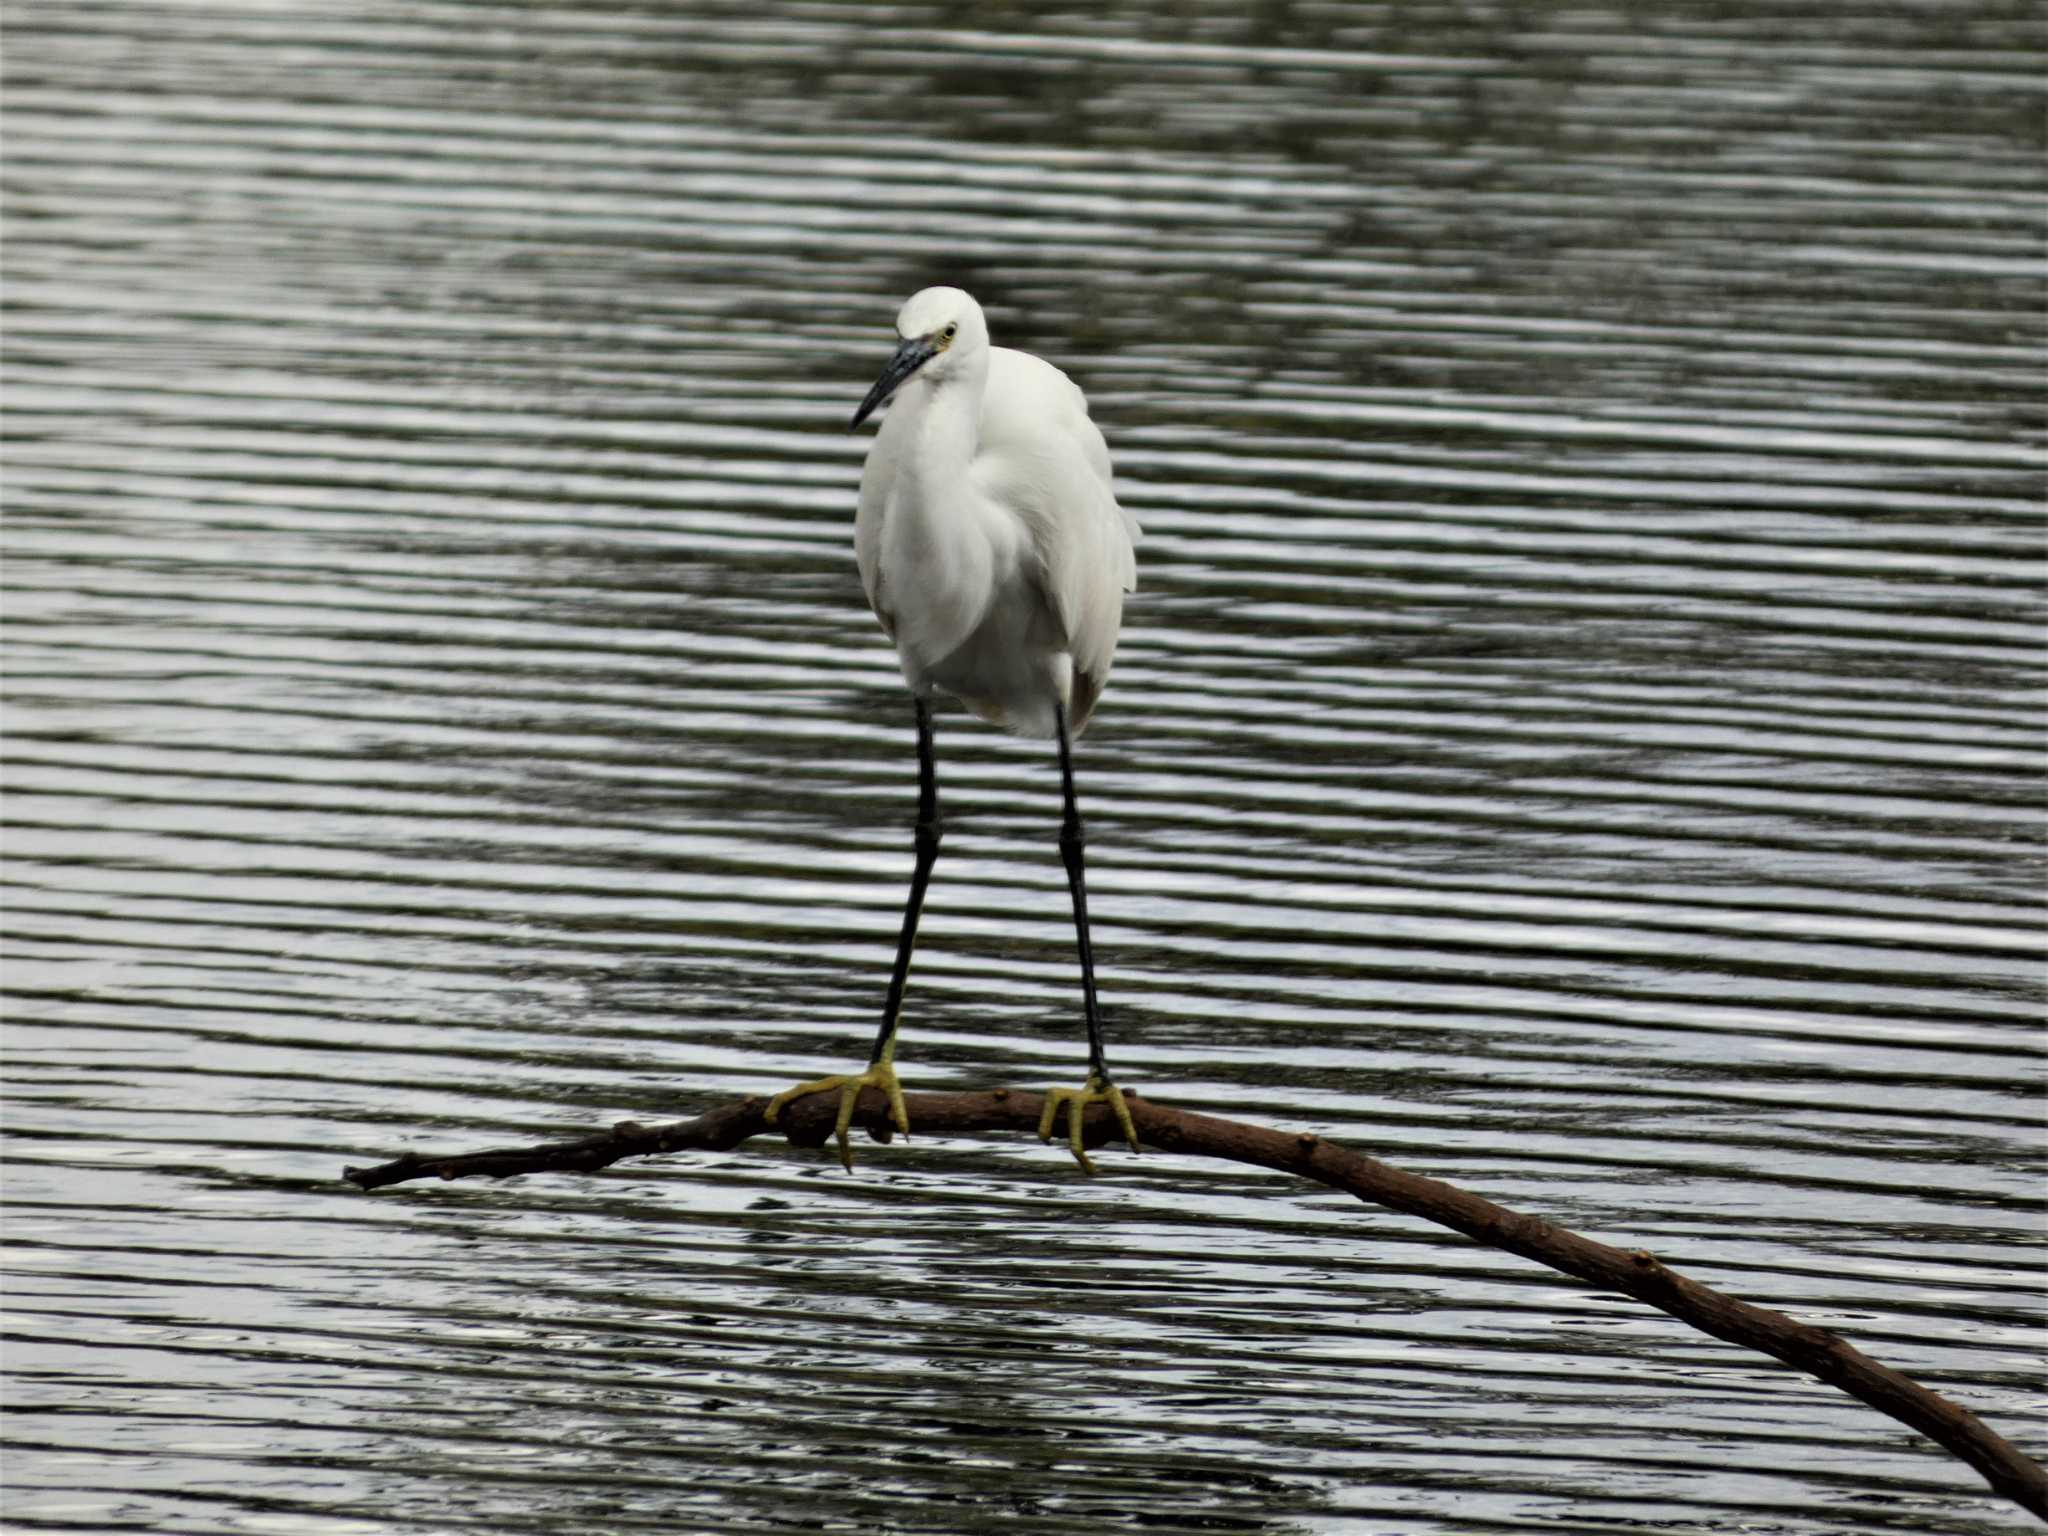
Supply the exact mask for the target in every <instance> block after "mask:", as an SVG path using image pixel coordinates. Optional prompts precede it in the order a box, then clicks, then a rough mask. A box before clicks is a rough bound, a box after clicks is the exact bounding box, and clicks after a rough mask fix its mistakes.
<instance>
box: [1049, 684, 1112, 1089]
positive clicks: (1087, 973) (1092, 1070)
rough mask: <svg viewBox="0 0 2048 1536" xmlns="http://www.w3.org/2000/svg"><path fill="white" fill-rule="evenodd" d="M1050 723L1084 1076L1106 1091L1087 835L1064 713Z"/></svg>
mask: <svg viewBox="0 0 2048 1536" xmlns="http://www.w3.org/2000/svg"><path fill="white" fill-rule="evenodd" d="M1053 723H1054V724H1055V725H1056V726H1057V727H1058V728H1059V738H1060V790H1061V793H1062V794H1063V795H1064V796H1065V797H1066V815H1065V816H1064V817H1063V818H1062V820H1061V821H1060V861H1061V862H1062V863H1063V864H1065V865H1066V866H1067V889H1068V890H1069V891H1070V892H1072V893H1073V897H1074V940H1075V943H1076V944H1077V945H1078V946H1079V948H1080V951H1081V1001H1082V1006H1083V1009H1084V1011H1085V1012H1086V1014H1087V1018H1088V1075H1089V1076H1090V1077H1091V1078H1099V1079H1100V1080H1101V1081H1102V1083H1103V1085H1104V1086H1105V1087H1106V1086H1108V1083H1109V1068H1108V1066H1107V1065H1106V1064H1105V1063H1104V1062H1103V1059H1102V1010H1101V1009H1100V1008H1099V1007H1098V1006H1097V1005H1096V1002H1095V951H1094V949H1093V947H1092V946H1091V945H1090V944H1089V942H1088V876H1087V872H1086V866H1085V864H1084V862H1083V857H1082V854H1083V850H1084V849H1085V847H1086V846H1087V832H1086V829H1085V828H1084V827H1083V826H1082V824H1081V812H1080V808H1079V807H1078V806H1076V805H1075V804H1074V754H1073V750H1072V748H1070V747H1069V746H1068V744H1067V712H1066V710H1065V709H1064V708H1063V707H1061V706H1060V705H1058V704H1055V705H1054V706H1053Z"/></svg>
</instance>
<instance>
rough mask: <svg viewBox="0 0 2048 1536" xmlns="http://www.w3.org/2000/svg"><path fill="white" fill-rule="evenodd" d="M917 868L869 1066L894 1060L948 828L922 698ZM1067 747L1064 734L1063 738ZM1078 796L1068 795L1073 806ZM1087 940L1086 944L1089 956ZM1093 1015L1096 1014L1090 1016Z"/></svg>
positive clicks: (929, 711)
mask: <svg viewBox="0 0 2048 1536" xmlns="http://www.w3.org/2000/svg"><path fill="white" fill-rule="evenodd" d="M916 703H917V834H916V843H917V867H916V869H914V870H913V871H912V872H911V876H910V900H909V902H908V903H907V904H906V905H905V906H904V908H903V933H902V936H901V937H900V938H898V939H897V940H896V969H895V970H894V971H893V972H891V973H890V976H889V995H888V997H887V998H886V999H885V1000H884V1001H883V1003H882V1029H881V1033H879V1034H878V1035H876V1036H875V1049H874V1051H873V1053H872V1054H871V1055H870V1056H869V1057H868V1065H869V1066H873V1065H874V1064H875V1063H877V1062H880V1061H886V1060H889V1059H891V1057H892V1056H893V1052H894V1046H895V1043H896V1016H897V1014H898V1013H900V1012H901V1011H902V1008H903V987H904V983H905V982H907V981H908V980H909V979H910V951H911V949H912V948H913V947H914V946H915V945H916V943H917V919H918V915H919V914H920V913H922V912H923V911H924V893H925V888H926V887H927V886H929V885H930V884H931V882H932V865H934V864H935V863H937V862H938V858H939V839H940V838H941V837H942V836H944V835H945V828H944V827H943V826H941V825H940V823H939V776H938V770H937V767H936V764H935V763H934V761H933V757H932V709H931V705H929V704H928V703H926V702H925V701H924V700H923V699H922V698H919V699H917V701H916ZM1060 740H1061V742H1062V744H1064V742H1065V740H1066V738H1065V736H1064V735H1062V736H1061V738H1060ZM1073 800H1074V797H1073V795H1072V793H1071V792H1069V794H1068V796H1067V804H1068V806H1069V807H1070V809H1069V812H1068V814H1069V815H1071V814H1072V811H1071V807H1072V805H1073ZM1085 944H1086V941H1085V940H1084V941H1083V945H1084V948H1083V951H1082V952H1083V953H1084V954H1085V953H1086V952H1087V951H1086V948H1085ZM1088 996H1089V1007H1090V1009H1091V1010H1092V1009H1093V1007H1094V996H1095V993H1094V987H1093V983H1090V989H1089V994H1088ZM1090 1016H1091V1017H1092V1016H1093V1015H1092V1013H1091V1015H1090Z"/></svg>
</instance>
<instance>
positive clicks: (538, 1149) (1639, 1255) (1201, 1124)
mask: <svg viewBox="0 0 2048 1536" xmlns="http://www.w3.org/2000/svg"><path fill="white" fill-rule="evenodd" d="M1126 1097H1127V1098H1128V1099H1129V1102H1130V1109H1131V1118H1132V1121H1133V1123H1134V1124H1135V1125H1136V1126H1137V1130H1138V1136H1139V1139H1140V1140H1141V1141H1143V1142H1145V1143H1147V1144H1148V1145H1151V1146H1154V1147H1158V1148H1161V1149H1163V1150H1165V1151H1169V1152H1179V1153H1183V1154H1187V1155H1190V1156H1195V1157H1219V1158H1225V1159H1228V1160H1229V1161H1232V1162H1239V1163H1252V1164H1256V1165H1258V1166H1259V1167H1263V1168H1274V1169H1278V1170H1280V1171H1281V1172H1283V1173H1293V1174H1299V1175H1301V1176H1302V1177H1303V1178H1309V1179H1314V1180H1316V1181H1317V1182H1318V1183H1322V1184H1327V1185H1329V1186H1330V1187H1331V1188H1332V1189H1339V1190H1342V1191H1344V1192H1345V1193H1346V1194H1350V1195H1356V1196H1357V1197H1358V1198H1359V1199H1360V1200H1364V1201H1367V1202H1369V1203H1371V1204H1374V1205H1382V1206H1385V1207H1387V1208H1388V1209H1389V1210H1395V1211H1402V1212H1405V1213H1406V1214H1408V1215H1411V1216H1420V1217H1422V1218H1423V1219H1424V1220H1426V1221H1433V1222H1436V1223H1437V1224H1438V1225H1440V1226H1445V1227H1449V1228H1451V1229H1452V1230H1453V1231H1457V1232H1462V1233H1464V1234H1465V1235H1466V1236H1467V1237H1470V1238H1473V1239H1475V1240H1476V1241H1478V1242H1482V1243H1485V1244H1488V1245H1489V1246H1491V1247H1494V1248H1503V1249H1506V1250H1507V1251H1508V1252H1510V1253H1517V1254H1520V1255H1521V1256H1522V1257H1524V1258H1527V1259H1534V1260H1535V1261H1536V1262H1537V1263H1539V1264H1547V1265H1549V1266H1550V1267H1551V1268H1552V1269H1556V1270H1561V1271H1563V1272H1564V1273H1565V1274H1568V1275H1574V1276H1576V1277H1577V1278H1579V1279H1581V1280H1584V1281H1586V1282H1588V1283H1589V1284H1592V1285H1596V1286H1601V1287H1603V1288H1605V1289H1609V1290H1616V1291H1621V1292H1623V1293H1625V1294H1627V1295H1630V1296H1633V1297H1635V1298H1636V1299H1637V1300H1638V1301H1642V1302H1647V1303H1648V1304H1649V1305H1650V1306H1653V1307H1656V1308H1658V1309H1659V1310H1660V1311H1664V1312H1668V1313H1670V1314H1671V1315H1672V1316H1673V1317H1675V1318H1677V1319H1678V1320H1679V1321H1681V1322H1684V1323H1689V1324H1690V1325H1691V1326H1693V1327H1695V1328H1698V1329H1700V1330H1701V1331H1702V1332H1705V1333H1710V1334H1712V1335H1714V1337H1716V1338H1719V1339H1726V1340H1728V1341H1729V1342H1730V1343H1734V1344H1741V1345H1745V1346H1747V1347H1748V1348H1751V1349H1756V1350H1761V1351H1762V1352H1763V1353H1764V1354H1767V1355H1770V1356H1773V1357H1774V1358H1776V1359H1778V1360H1782V1361H1783V1362H1784V1363H1785V1364H1787V1365H1790V1366H1792V1367H1794V1368H1795V1369H1798V1370H1801V1371H1805V1372H1806V1373H1807V1374H1809V1375H1811V1376H1816V1377H1818V1378H1819V1379H1820V1380H1822V1381H1824V1382H1827V1383H1828V1384H1829V1385H1830V1386H1834V1387H1839V1388H1841V1390H1843V1391H1844V1392H1847V1393H1849V1394H1850V1395H1851V1396H1852V1397H1856V1398H1860V1399H1861V1400H1862V1401H1864V1402H1865V1403H1868V1404H1869V1405H1870V1406H1871V1407H1873V1408H1875V1409H1877V1410H1878V1411H1879V1412H1880V1413H1884V1414H1888V1415H1890V1416H1891V1417H1892V1418H1894V1419H1897V1420H1898V1421H1899V1422H1900V1423H1902V1424H1905V1425H1907V1426H1909V1427H1910V1428H1913V1429H1916V1430H1918V1431H1919V1432H1920V1433H1921V1434H1923V1435H1925V1436H1927V1437H1928V1438H1929V1439H1930V1440H1933V1441H1934V1442H1935V1443H1937V1444H1938V1445H1941V1446H1943V1447H1945V1448H1946V1449H1947V1450H1948V1451H1949V1452H1951V1453H1952V1454H1954V1455H1955V1456H1958V1457H1960V1458H1961V1459H1962V1460H1963V1461H1966V1462H1968V1463H1969V1464H1970V1465H1971V1466H1972V1467H1974V1468H1976V1469H1977V1471H1978V1472H1979V1473H1980V1474H1981V1475H1982V1476H1983V1478H1984V1480H1985V1481H1986V1482H1988V1483H1989V1484H1990V1485H1991V1487H1992V1488H1993V1490H1994V1491H1996V1492H1998V1493H2000V1494H2003V1495H2004V1496H2005V1497H2007V1498H2009V1499H2011V1500H2013V1501H2014V1502H2015V1503H2017V1504H2019V1505H2020V1506H2021V1507H2022V1508H2024V1509H2026V1510H2029V1511H2030V1512H2032V1513H2033V1514H2035V1515H2037V1516H2039V1517H2040V1518H2041V1519H2042V1520H2044V1521H2048V1472H2044V1470H2043V1469H2042V1467H2041V1466H2040V1464H2039V1463H2038V1462H2035V1461H2033V1460H2032V1459H2030V1458H2029V1457H2027V1456H2026V1455H2025V1454H2024V1453H2022V1452H2021V1451H2020V1450H2019V1448H2018V1447H2017V1446H2015V1445H2013V1444H2012V1443H2011V1442H2010V1441H2008V1440H2006V1439H2004V1438H2003V1437H2002V1436H2000V1435H1998V1434H1996V1433H1994V1432H1993V1431H1992V1430H1991V1429H1990V1428H1989V1427H1988V1426H1987V1425H1985V1424H1984V1422H1983V1421H1982V1420H1981V1419H1979V1418H1978V1417H1977V1416H1976V1415H1975V1414H1973V1413H1971V1412H1969V1410H1967V1409H1965V1408H1962V1407H1960V1406H1958V1405H1957V1404H1955V1403H1952V1402H1950V1401H1949V1400H1948V1399H1947V1398H1945V1397H1943V1396H1941V1395H1940V1394H1939V1393H1937V1392H1931V1391H1929V1390H1928V1389H1927V1388H1925V1387H1922V1386H1920V1385H1918V1384H1917V1383H1915V1382H1913V1381H1911V1380H1909V1379H1908V1378H1907V1377H1905V1376H1902V1375H1900V1374H1899V1373H1898V1372H1897V1371H1894V1370H1892V1369H1891V1368H1889V1367H1888V1366H1883V1365H1879V1364H1878V1363H1877V1362H1876V1361H1875V1360H1872V1359H1871V1358H1870V1357H1869V1356H1867V1355H1865V1354H1863V1353H1862V1352H1861V1351H1860V1350H1858V1349H1856V1348H1855V1347H1854V1346H1852V1345H1851V1344H1849V1343H1848V1342H1847V1341H1846V1340H1844V1339H1842V1338H1840V1337H1839V1336H1838V1335H1836V1334H1833V1333H1830V1332H1828V1331H1827V1330H1826V1329H1823V1328H1814V1327H1810V1326H1808V1325H1806V1324H1803V1323H1799V1322H1795V1321H1794V1320H1793V1319H1792V1318H1790V1317H1787V1316H1786V1315H1785V1314H1784V1313H1782V1312H1774V1311H1771V1310H1770V1309H1769V1308H1766V1307H1758V1306H1752V1305H1751V1304H1750V1303H1748V1302H1744V1301H1737V1300H1736V1299H1735V1298H1734V1297H1732V1296H1726V1295H1723V1294H1722V1293H1721V1292H1719V1291H1716V1290H1713V1289H1711V1288H1710V1287H1708V1286H1704V1285H1701V1284H1700V1283H1699V1282H1697V1281H1695V1280H1688V1279H1687V1278H1686V1277H1685V1276H1684V1275H1681V1274H1679V1273H1678V1272H1677V1271H1675V1270H1672V1269H1669V1268H1667V1267H1666V1266H1665V1265H1664V1264H1662V1263H1660V1262H1659V1261H1658V1260H1657V1259H1656V1258H1655V1257H1654V1256H1653V1255H1651V1254H1649V1253H1647V1252H1645V1251H1643V1250H1641V1249H1622V1248H1613V1247H1610V1246H1608V1245H1607V1244H1605V1243H1596V1242H1594V1241H1593V1240H1592V1239H1590V1238H1585V1237H1581V1236H1579V1235H1578V1234H1577V1233H1576V1232H1569V1231H1566V1230H1565V1229H1564V1228H1562V1227H1557V1226H1553V1225H1551V1224H1550V1223H1549V1222H1547V1221H1543V1220H1540V1219H1538V1218H1537V1217H1534V1216H1528V1215H1524V1214H1522V1213H1520V1212H1517V1211H1511V1210H1508V1209H1506V1208H1505V1207H1503V1206H1498V1205H1495V1204H1494V1203H1493V1202H1492V1201H1490V1200H1486V1199H1482V1198H1481V1197H1480V1196H1478V1195H1475V1194H1471V1193H1469V1192H1468V1191H1466V1190H1462V1189H1459V1188H1458V1187H1457V1186H1456V1185H1453V1184H1446V1183H1443V1182H1442V1181H1440V1180H1437V1179H1426V1178H1423V1177H1421V1176H1420V1175H1417V1174H1412V1173H1404V1172H1402V1171H1401V1170H1400V1169H1398V1168H1394V1167H1390V1166H1389V1165H1387V1164H1386V1163H1382V1162H1380V1161H1378V1160H1377V1159H1374V1158H1370V1157H1366V1156H1365V1155H1363V1154H1362V1153H1358V1152H1353V1151H1351V1150H1350V1149H1348V1148H1346V1147H1341V1146H1338V1145H1336V1144H1334V1143H1332V1142H1328V1141H1324V1140H1323V1139H1322V1138H1320V1137H1317V1136H1309V1135H1294V1134H1291V1133H1289V1132H1285V1131H1276V1130H1272V1129H1269V1128H1267V1127H1264V1126H1256V1125H1245V1124H1242V1123H1240V1122H1238V1121H1234V1120H1219V1119H1216V1118H1215V1117H1213V1116H1210V1115H1198V1114H1193V1113H1190V1112H1189V1111H1187V1110H1178V1109H1168V1108H1166V1107H1165V1106H1164V1105H1160V1104H1154V1103H1150V1102H1148V1101H1146V1100H1144V1099H1140V1098H1139V1097H1137V1096H1136V1095H1135V1094H1130V1093H1129V1092H1128V1090H1126ZM906 1099H907V1102H908V1105H909V1109H910V1119H911V1123H912V1124H913V1125H915V1126H916V1127H917V1128H918V1129H919V1130H920V1131H924V1132H929V1133H931V1134H933V1135H971V1134H975V1133H980V1132H987V1131H1036V1130H1037V1128H1038V1114H1039V1109H1040V1107H1041V1106H1042V1104H1043V1103H1044V1100H1043V1099H1042V1098H1041V1097H1040V1096H1039V1095H1038V1094H1035V1093H1022V1092H1015V1091H1012V1090H1010V1089H1007V1088H998V1089H995V1090H994V1091H992V1092H988V1093H913V1094H908V1095H906ZM766 1106H767V1100H765V1099H758V1098H755V1099H741V1100H738V1101H737V1102H734V1103H731V1104H723V1105H720V1106H719V1107H718V1108H716V1109H712V1110H708V1111H706V1112H705V1113H704V1114H701V1115H699V1116H697V1117H696V1119H694V1120H683V1121H677V1122H675V1123H673V1124H668V1125H655V1126H645V1125H639V1124H636V1123H635V1122H632V1121H625V1122H622V1123H621V1124H618V1125H615V1126H613V1127H612V1128H611V1129H610V1130H609V1131H606V1132H604V1133H602V1134H600V1135H596V1136H588V1137H585V1138H583V1139H582V1140H579V1141H559V1142H548V1143H544V1144H542V1145H539V1146H532V1147H512V1148H498V1149H493V1150H489V1151H482V1152H465V1153H459V1154H456V1155H452V1156H447V1157H425V1156H421V1155H419V1154H418V1153H412V1152H408V1153H407V1154H406V1155H405V1156H403V1157H401V1158H399V1159H397V1160H396V1161H395V1162H389V1163H384V1164H382V1165H381V1166H379V1167H375V1168H348V1169H344V1170H343V1176H344V1177H345V1178H347V1179H348V1180H349V1181H350V1182H351V1183H353V1184H355V1185H357V1186H358V1187H359V1188H362V1189H366V1190H369V1189H379V1188H382V1187H383V1186H385V1185H387V1184H400V1183H404V1182H405V1181H406V1180H408V1179H424V1178H440V1179H462V1178H475V1177H479V1176H482V1177H487V1178H503V1177H505V1176H507V1175H510V1174H517V1173H540V1172H551V1171H560V1170H574V1171H578V1172H590V1171H591V1170H593V1169H598V1168H604V1167H607V1166H609V1165H610V1164H612V1163H616V1162H619V1161H621V1160H622V1159H625V1158H629V1157H647V1156H650V1155H652V1154H655V1153H660V1152H681V1151H692V1150H704V1151H724V1150H727V1149H729V1148H732V1147H736V1146H738V1145H739V1144H740V1143H741V1142H743V1141H746V1140H747V1139H749V1138H750V1137H754V1136H759V1135H762V1134H764V1133H773V1132H777V1131H779V1132H782V1133H784V1134H786V1135H787V1136H788V1138H789V1139H790V1140H791V1141H793V1142H796V1143H797V1144H799V1145H801V1146H822V1145H823V1144H824V1142H825V1140H826V1139H827V1137H828V1136H830V1134H831V1131H832V1121H833V1116H834V1114H835V1112H836V1108H837V1097H836V1095H832V1094H812V1095H811V1096H809V1097H808V1098H804V1099H799V1100H797V1101H796V1102H795V1103H793V1104H791V1105H789V1106H788V1107H787V1108H786V1109H784V1110H783V1112H782V1115H781V1117H780V1123H779V1124H778V1125H775V1126H770V1125H769V1124H768V1123H767V1122H766V1121H765V1120H764V1119H763V1118H762V1111H763V1110H764V1109H765V1108H766ZM886 1111H887V1106H886V1105H885V1103H884V1101H883V1098H882V1095H881V1094H880V1093H878V1092H876V1091H875V1090H874V1089H872V1088H871V1089H868V1090H867V1091H866V1092H865V1093H863V1094H862V1095H861V1099H860V1103H859V1105H858V1106H857V1109H856V1113H855V1123H856V1124H858V1125H860V1126H861V1127H862V1128H863V1129H865V1130H866V1131H867V1132H868V1134H869V1135H870V1136H872V1137H873V1138H874V1139H875V1140H877V1141H887V1140H888V1139H889V1135H890V1127H889V1124H888V1122H887V1120H886V1118H885V1116H886ZM1114 1134H1115V1127H1114V1125H1113V1122H1112V1121H1111V1119H1110V1115H1109V1111H1108V1110H1107V1109H1105V1108H1103V1107H1102V1106H1100V1105H1097V1106H1095V1107H1094V1108H1092V1109H1091V1110H1089V1112H1088V1116H1087V1120H1086V1121H1085V1123H1084V1128H1083V1139H1084V1140H1085V1141H1086V1142H1087V1144H1088V1145H1090V1146H1099V1145H1101V1144H1102V1143H1103V1142H1105V1141H1107V1140H1109V1139H1111V1137H1112V1136H1113V1135H1114Z"/></svg>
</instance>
